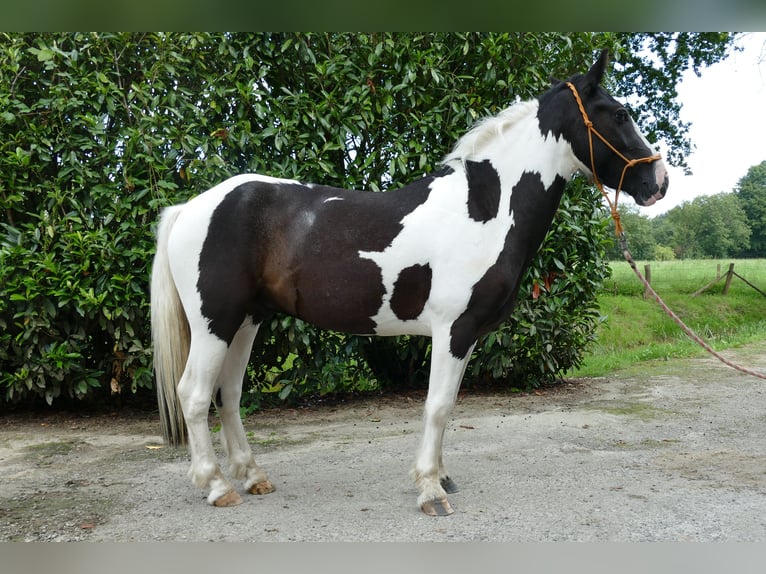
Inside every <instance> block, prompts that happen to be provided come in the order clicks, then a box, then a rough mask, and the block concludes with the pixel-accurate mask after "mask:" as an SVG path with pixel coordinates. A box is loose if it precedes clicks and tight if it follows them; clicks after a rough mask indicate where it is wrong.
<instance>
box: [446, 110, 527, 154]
mask: <svg viewBox="0 0 766 574" xmlns="http://www.w3.org/2000/svg"><path fill="white" fill-rule="evenodd" d="M536 104H537V102H536V100H529V101H525V102H517V103H515V104H513V105H511V106H510V107H508V108H506V109H504V110H503V111H501V112H500V113H499V114H497V115H495V116H490V117H487V118H484V119H482V120H479V122H477V123H476V124H474V125H473V126H472V127H471V129H470V130H469V131H468V132H467V133H466V134H465V135H464V136H463V137H461V138H460V139H459V140H458V141H457V143H456V144H455V147H454V148H452V151H451V152H450V153H449V154H447V155H446V156H445V157H444V159H443V160H442V164H448V163H449V162H451V161H453V160H458V161H465V160H466V159H470V158H473V157H476V156H478V155H480V153H481V151H482V150H483V149H484V148H485V147H486V145H487V144H488V143H490V142H491V141H492V140H493V139H494V138H496V137H497V136H499V135H501V134H502V133H503V132H506V131H508V130H509V129H510V128H511V127H513V125H514V124H516V123H518V122H519V120H521V119H522V118H525V117H527V116H528V115H529V114H530V113H532V112H533V111H534V110H535V109H537V105H536Z"/></svg>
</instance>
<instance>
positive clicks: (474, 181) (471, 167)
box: [465, 159, 500, 223]
mask: <svg viewBox="0 0 766 574" xmlns="http://www.w3.org/2000/svg"><path fill="white" fill-rule="evenodd" d="M465 174H466V178H467V179H468V215H469V216H470V217H471V219H473V220H474V221H481V222H482V223H486V222H487V221H489V220H491V219H494V218H495V217H497V211H498V209H499V207H500V176H499V175H498V174H497V170H495V168H494V167H493V166H492V162H490V161H489V160H488V159H485V160H484V161H481V162H478V161H471V160H466V162H465Z"/></svg>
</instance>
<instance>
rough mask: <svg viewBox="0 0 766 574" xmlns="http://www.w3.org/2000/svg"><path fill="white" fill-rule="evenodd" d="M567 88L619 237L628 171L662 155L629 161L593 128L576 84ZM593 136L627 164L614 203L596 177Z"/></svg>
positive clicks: (593, 171)
mask: <svg viewBox="0 0 766 574" xmlns="http://www.w3.org/2000/svg"><path fill="white" fill-rule="evenodd" d="M567 86H568V87H569V89H570V90H572V94H574V97H575V100H576V101H577V107H578V108H580V113H581V114H582V119H583V121H584V122H585V127H586V128H587V129H588V147H589V148H590V169H591V172H592V173H593V183H594V184H595V185H596V187H597V188H598V189H599V191H601V194H602V195H603V196H604V198H605V199H606V202H607V203H608V204H609V209H610V210H611V212H612V219H614V228H615V233H616V234H617V236H621V235H622V233H623V229H622V224H621V223H620V213H619V212H618V211H617V198H618V197H619V195H620V190H621V189H622V181H623V180H624V179H625V173H626V172H627V171H628V168H629V167H633V166H634V165H638V164H639V163H651V162H653V161H657V160H659V159H661V158H662V156H661V155H660V154H654V155H651V156H647V157H641V158H637V159H628V158H627V157H625V155H624V154H623V153H621V152H620V150H618V149H617V148H616V147H614V146H613V145H612V144H610V143H609V142H608V141H607V140H606V138H605V137H604V136H602V135H601V134H600V133H599V132H598V130H597V129H596V128H594V127H593V122H592V121H590V118H589V117H588V113H587V112H586V111H585V106H583V103H582V100H581V99H580V94H578V93H577V88H575V87H574V84H572V82H567ZM593 134H596V137H598V139H600V140H601V141H602V142H604V144H605V145H606V147H608V148H609V149H610V150H612V151H613V152H614V153H615V154H617V156H618V157H619V158H620V159H622V160H623V161H624V162H625V167H624V168H623V169H622V175H620V183H619V184H618V185H617V189H616V190H615V191H614V202H612V200H611V199H609V195H608V194H607V193H606V191H604V185H603V184H602V183H601V182H600V181H599V179H598V175H596V159H595V156H594V155H593Z"/></svg>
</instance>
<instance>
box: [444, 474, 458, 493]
mask: <svg viewBox="0 0 766 574" xmlns="http://www.w3.org/2000/svg"><path fill="white" fill-rule="evenodd" d="M441 485H442V488H443V489H444V492H446V493H447V494H455V493H456V492H460V487H459V486H458V485H457V484H455V481H454V480H452V479H451V478H450V477H449V476H445V477H444V478H442V479H441Z"/></svg>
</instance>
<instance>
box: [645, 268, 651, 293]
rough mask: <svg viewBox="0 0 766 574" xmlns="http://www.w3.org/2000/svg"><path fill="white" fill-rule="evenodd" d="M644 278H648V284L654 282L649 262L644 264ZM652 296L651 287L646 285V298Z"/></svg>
mask: <svg viewBox="0 0 766 574" xmlns="http://www.w3.org/2000/svg"><path fill="white" fill-rule="evenodd" d="M644 278H646V283H647V285H651V284H652V266H651V265H649V264H648V263H647V264H646V265H644ZM649 296H650V293H649V287H647V286H646V285H645V286H644V299H648V298H649Z"/></svg>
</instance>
